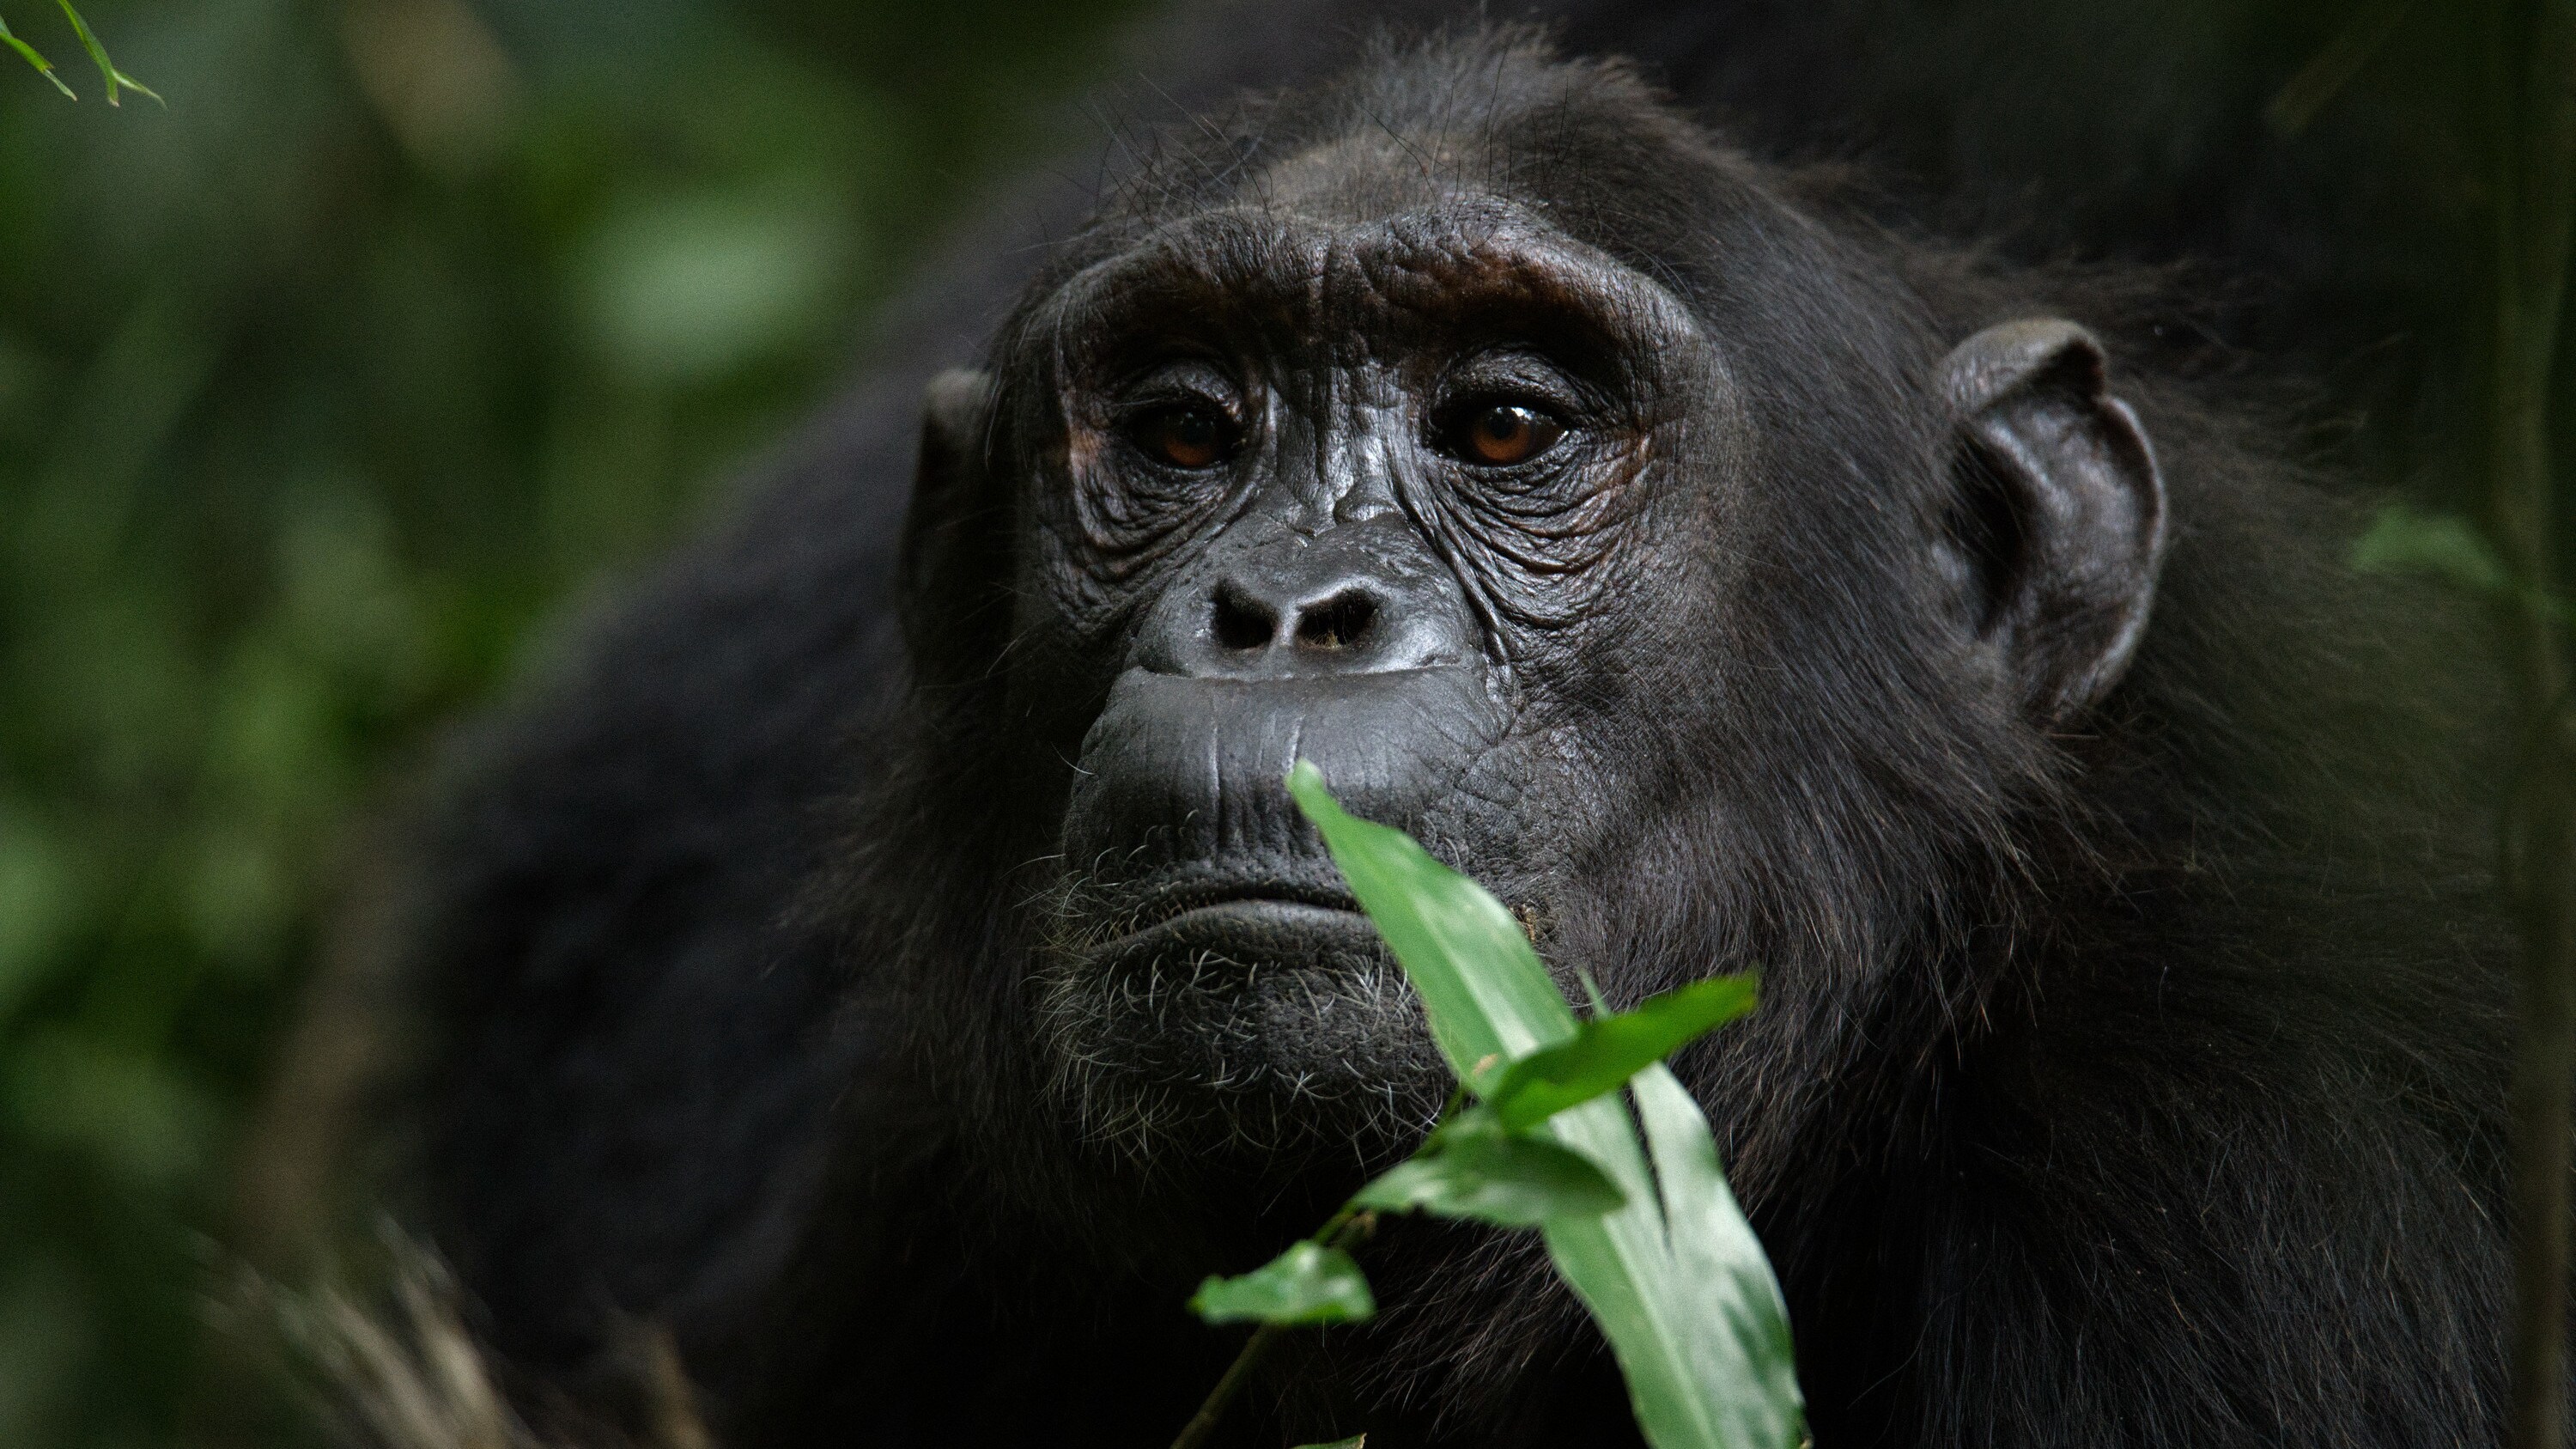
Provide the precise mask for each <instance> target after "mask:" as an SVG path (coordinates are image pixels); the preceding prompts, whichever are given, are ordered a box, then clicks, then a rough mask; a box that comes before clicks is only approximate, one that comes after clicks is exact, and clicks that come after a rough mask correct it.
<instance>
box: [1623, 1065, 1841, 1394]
mask: <svg viewBox="0 0 2576 1449" xmlns="http://www.w3.org/2000/svg"><path fill="white" fill-rule="evenodd" d="M1629 1093H1630V1095H1632V1096H1634V1097H1635V1098H1636V1101H1637V1115H1638V1117H1639V1118H1640V1119H1641V1120H1642V1121H1643V1122H1644V1123H1645V1127H1646V1145H1647V1148H1648V1150H1649V1151H1650V1152H1651V1153H1652V1154H1653V1156H1654V1164H1655V1180H1656V1181H1657V1182H1658V1183H1659V1184H1661V1186H1662V1189H1663V1197H1664V1221H1665V1225H1666V1228H1667V1231H1668V1232H1669V1234H1670V1237H1671V1242H1672V1249H1673V1257H1674V1260H1675V1261H1676V1262H1677V1263H1678V1264H1679V1265H1680V1266H1681V1269H1682V1277H1683V1279H1684V1280H1686V1281H1688V1282H1691V1283H1696V1284H1700V1285H1703V1286H1704V1287H1706V1288H1710V1289H1713V1290H1715V1291H1713V1292H1710V1293H1709V1294H1708V1295H1707V1301H1708V1302H1709V1303H1710V1304H1711V1306H1712V1307H1713V1308H1714V1310H1715V1311H1716V1313H1717V1314H1718V1316H1719V1317H1720V1319H1721V1320H1722V1321H1723V1323H1724V1325H1725V1333H1724V1335H1723V1336H1721V1337H1720V1338H1719V1339H1718V1341H1717V1342H1715V1343H1711V1344H1708V1345H1707V1347H1708V1349H1709V1350H1710V1351H1709V1352H1708V1354H1707V1355H1706V1357H1707V1358H1708V1360H1709V1361H1708V1362H1707V1363H1705V1364H1704V1365H1703V1372H1704V1373H1705V1374H1708V1375H1710V1376H1715V1377H1723V1378H1731V1379H1732V1380H1733V1382H1734V1383H1735V1385H1736V1386H1735V1388H1734V1389H1733V1390H1732V1391H1731V1392H1728V1393H1726V1394H1724V1395H1723V1396H1722V1397H1721V1398H1720V1400H1719V1407H1720V1409H1721V1411H1722V1412H1723V1413H1724V1414H1725V1415H1726V1416H1727V1417H1728V1418H1729V1419H1730V1420H1731V1421H1732V1422H1731V1426H1730V1427H1729V1428H1728V1430H1727V1433H1728V1439H1727V1442H1729V1443H1735V1444H1795V1443H1797V1442H1798V1441H1799V1440H1800V1439H1801V1438H1802V1437H1803V1436H1804V1434H1805V1428H1806V1425H1805V1420H1806V1415H1805V1412H1804V1400H1803V1399H1802V1397H1801V1396H1800V1394H1799V1392H1798V1363H1797V1355H1796V1354H1795V1352H1794V1351H1793V1350H1792V1348H1791V1346H1790V1341H1789V1307H1788V1304H1787V1303H1785V1302H1784V1301H1782V1299H1781V1297H1780V1284H1779V1281H1778V1280H1777V1279H1775V1278H1774V1277H1773V1276H1772V1274H1771V1261H1770V1259H1768V1258H1766V1257H1765V1256H1763V1253H1762V1243H1761V1240H1760V1239H1758V1238H1756V1237H1754V1236H1753V1225H1752V1224H1751V1223H1749V1222H1746V1221H1745V1219H1744V1209H1743V1208H1741V1207H1739V1206H1738V1205H1737V1204H1736V1201H1735V1193H1734V1191H1733V1190H1732V1189H1730V1188H1728V1187H1727V1185H1726V1172H1725V1169H1723V1168H1722V1167H1720V1166H1719V1164H1718V1160H1717V1143H1716V1141H1715V1139H1713V1138H1712V1137H1710V1135H1709V1130H1708V1118H1706V1117H1705V1116H1703V1115H1701V1113H1700V1110H1699V1104H1698V1103H1697V1102H1694V1101H1692V1100H1691V1095H1690V1092H1689V1091H1688V1090H1686V1089H1685V1088H1684V1087H1683V1086H1682V1084H1681V1082H1680V1081H1679V1080H1677V1079H1676V1078H1675V1077H1674V1076H1673V1074H1672V1072H1671V1071H1670V1070H1668V1069H1667V1068H1665V1067H1663V1066H1662V1065H1660V1064H1658V1065H1655V1066H1651V1067H1648V1068H1647V1069H1646V1070H1644V1071H1642V1072H1640V1073H1638V1074H1637V1078H1636V1080H1635V1081H1633V1082H1631V1083H1630V1084H1629Z"/></svg>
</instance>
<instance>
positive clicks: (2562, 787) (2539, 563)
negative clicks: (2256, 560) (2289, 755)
mask: <svg viewBox="0 0 2576 1449" xmlns="http://www.w3.org/2000/svg"><path fill="white" fill-rule="evenodd" d="M2499 20H2500V23H2499V24H2498V25H2497V27H2496V29H2495V32H2494V39H2495V46H2496V48H2495V51H2494V56H2495V62H2494V64H2495V74H2494V76H2493V80H2494V82H2495V87H2494V90H2493V94H2494V95H2495V96H2496V97H2497V101H2496V105H2495V115H2494V122H2495V124H2494V134H2493V144H2494V157H2495V223H2496V225H2495V246H2496V264H2495V273H2496V276H2495V289H2496V290H2495V303H2496V310H2495V352H2494V372H2493V377H2492V389H2493V392H2492V409H2493V411H2492V413H2491V417H2490V432H2489V449H2490V454H2489V460H2488V461H2489V466H2490V469H2491V473H2492V489H2493V491H2492V494H2491V496H2490V517H2491V519H2492V522H2493V525H2494V528H2495V534H2496V542H2497V545H2498V548H2499V550H2500V551H2501V552H2502V553H2503V555H2504V557H2505V559H2506V560H2507V563H2508V565H2509V566H2510V567H2511V568H2512V570H2513V571H2514V573H2515V574H2516V575H2517V576H2518V577H2520V578H2521V579H2522V580H2523V582H2524V584H2525V586H2526V587H2527V588H2529V589H2532V590H2535V591H2537V592H2538V593H2539V594H2541V595H2542V596H2543V597H2556V596H2557V594H2558V577H2559V570H2558V569H2557V567H2556V563H2557V559H2556V548H2555V540H2556V537H2557V534H2556V526H2557V517H2556V515H2557V509H2556V506H2555V505H2556V501H2557V500H2556V498H2555V496H2554V495H2555V490H2554V488H2553V486H2552V485H2553V482H2554V479H2553V476H2552V473H2553V470H2552V467H2551V460H2550V456H2549V398H2550V377H2551V372H2552V368H2553V364H2554V362H2555V353H2556V347H2557V338H2558V322H2559V316H2560V313H2561V311H2562V310H2563V308H2564V305H2565V300H2566V293H2565V288H2566V282H2567V267H2568V253H2569V233H2570V227H2571V221H2576V0H2504V3H2503V5H2502V7H2501V14H2500V15H2499ZM2508 627H2509V629H2510V630H2511V631H2512V641H2513V642H2512V655H2513V663H2514V667H2515V673H2516V675H2517V681H2516V682H2517V684H2518V686H2519V696H2520V704H2521V715H2522V719H2521V724H2522V727H2523V732H2524V736H2525V738H2526V739H2527V740H2529V741H2530V748H2529V750H2528V752H2527V754H2526V756H2525V760H2524V763H2523V766H2522V768H2521V769H2520V770H2519V771H2518V772H2517V776H2518V777H2517V778H2516V779H2515V780H2514V781H2513V782H2512V786H2511V788H2512V791H2513V795H2514V800H2513V807H2512V808H2511V809H2510V810H2509V811H2508V816H2507V819H2508V824H2507V826H2506V831H2505V863H2506V869H2505V872H2504V874H2505V884H2506V890H2507V892H2508V895H2509V897H2510V898H2511V900H2512V902H2513V905H2514V908H2515V911H2516V914H2517V916H2518V917H2519V920H2520V925H2521V928H2522V936H2523V951H2522V966H2521V971H2520V973H2519V980H2518V983H2517V993H2516V994H2517V997H2518V1002H2517V1005H2518V1011H2517V1024H2516V1034H2515V1043H2514V1046H2515V1060H2514V1086H2513V1098H2512V1113H2513V1120H2512V1146H2513V1159H2514V1187H2513V1233H2514V1248H2515V1267H2514V1273H2515V1294H2514V1316H2513V1342H2512V1362H2511V1369H2512V1373H2511V1383H2512V1393H2513V1400H2512V1406H2511V1411H2510V1412H2511V1422H2510V1432H2511V1439H2510V1442H2511V1443H2512V1444H2513V1446H2514V1449H2563V1446H2564V1445H2565V1444H2566V1439H2567V1366H2566V1335H2567V1268H2568V1240H2569V1201H2568V1172H2569V1167H2570V1160H2569V1158H2570V1134H2571V1130H2576V1124H2571V1112H2570V1106H2571V1103H2570V1093H2571V1090H2576V725H2571V721H2570V716H2569V700H2568V683H2569V678H2570V670H2569V663H2568V658H2567V653H2566V640H2565V637H2564V634H2563V631H2562V629H2561V627H2560V626H2559V624H2558V623H2557V622H2556V621H2555V620H2553V619H2551V618H2550V617H2548V616H2547V615H2545V614H2544V613H2542V612H2541V611H2538V610H2533V609H2527V608H2520V609H2513V610H2511V611H2510V618H2509V621H2508Z"/></svg>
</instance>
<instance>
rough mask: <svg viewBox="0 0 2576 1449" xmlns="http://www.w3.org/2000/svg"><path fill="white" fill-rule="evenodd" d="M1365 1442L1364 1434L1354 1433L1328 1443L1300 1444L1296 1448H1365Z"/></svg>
mask: <svg viewBox="0 0 2576 1449" xmlns="http://www.w3.org/2000/svg"><path fill="white" fill-rule="evenodd" d="M1367 1444H1368V1436H1367V1435H1366V1434H1354V1435H1352V1436H1351V1437H1350V1438H1348V1439H1336V1440H1334V1441H1333V1442H1332V1443H1330V1444H1300V1445H1298V1446H1297V1449H1366V1446H1367Z"/></svg>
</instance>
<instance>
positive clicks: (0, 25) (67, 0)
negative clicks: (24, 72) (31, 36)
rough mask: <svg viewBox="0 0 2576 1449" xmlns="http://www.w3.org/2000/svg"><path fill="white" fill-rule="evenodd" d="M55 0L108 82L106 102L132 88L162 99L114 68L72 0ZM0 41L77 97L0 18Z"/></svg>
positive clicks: (114, 101) (115, 101) (57, 86)
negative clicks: (11, 32) (73, 5)
mask: <svg viewBox="0 0 2576 1449" xmlns="http://www.w3.org/2000/svg"><path fill="white" fill-rule="evenodd" d="M55 3H56V4H58V5H60V6H61V7H62V11H63V18H64V19H66V20H69V21H70V22H71V23H72V33H73V34H74V35H77V36H79V37H80V43H81V49H83V50H86V51H88V52H89V58H90V61H91V62H92V63H93V64H95V65H96V66H97V67H98V74H99V78H100V79H101V80H103V81H105V82H107V103H108V104H109V105H111V106H113V105H117V104H119V102H118V99H117V94H118V92H120V91H132V92H134V93H135V94H137V95H143V96H151V97H152V99H153V100H155V101H160V100H161V97H160V96H158V95H156V94H154V93H153V91H152V88H151V87H149V86H147V85H145V84H143V82H141V81H139V80H136V79H135V78H134V77H132V76H130V75H127V74H126V73H125V72H123V71H121V70H118V69H117V68H116V63H115V62H114V61H111V60H109V59H108V58H107V47H106V46H104V45H101V44H99V41H98V34H97V32H95V31H93V30H91V29H90V28H89V22H88V21H87V20H84V19H82V18H81V13H80V11H78V10H76V9H74V8H72V0H55ZM0 45H6V46H8V47H9V48H10V49H11V50H14V51H16V52H18V54H19V55H20V56H22V57H24V58H25V60H26V62H27V64H29V65H32V66H34V67H35V68H36V71H37V73H38V74H40V75H42V76H43V77H44V78H45V79H47V80H49V81H52V82H53V83H54V89H55V90H58V91H61V92H62V93H63V95H64V96H65V97H66V98H68V99H71V100H79V99H80V97H79V96H78V95H76V94H74V93H73V91H72V88H71V87H70V86H69V85H68V84H66V83H65V82H64V80H63V78H62V77H61V76H58V75H56V74H54V66H53V62H51V61H49V60H47V59H45V58H44V57H43V56H42V55H39V54H37V52H36V48H35V47H34V46H31V45H29V44H28V43H27V42H25V41H23V40H20V39H19V38H18V37H17V36H15V35H12V34H10V33H9V26H8V23H7V22H6V21H0ZM163 104H165V105H166V104H167V103H166V102H163Z"/></svg>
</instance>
